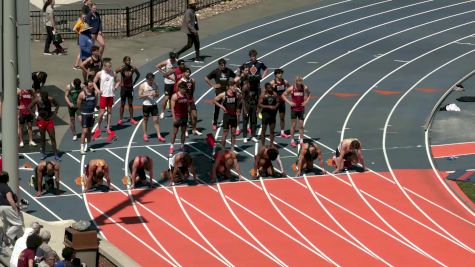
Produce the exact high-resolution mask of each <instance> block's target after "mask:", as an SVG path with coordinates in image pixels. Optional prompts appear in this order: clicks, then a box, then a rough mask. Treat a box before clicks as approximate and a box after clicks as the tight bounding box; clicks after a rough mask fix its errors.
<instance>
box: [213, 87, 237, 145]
mask: <svg viewBox="0 0 475 267" xmlns="http://www.w3.org/2000/svg"><path fill="white" fill-rule="evenodd" d="M240 102H241V96H240V94H239V93H238V92H237V91H236V86H235V83H234V81H231V82H230V83H229V85H228V87H227V90H226V91H225V92H222V93H221V94H219V95H218V96H216V97H215V98H214V99H213V104H215V105H216V106H217V107H219V108H221V109H223V111H224V114H223V136H222V137H221V147H222V149H224V148H225V147H226V138H227V136H228V132H229V129H231V151H232V152H234V146H235V145H236V126H237V117H238V112H237V111H238V106H239V103H240Z"/></svg>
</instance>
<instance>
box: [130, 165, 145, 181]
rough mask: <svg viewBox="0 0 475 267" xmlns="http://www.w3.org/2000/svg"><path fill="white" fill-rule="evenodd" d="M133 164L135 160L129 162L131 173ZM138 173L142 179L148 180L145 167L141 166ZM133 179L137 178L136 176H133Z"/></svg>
mask: <svg viewBox="0 0 475 267" xmlns="http://www.w3.org/2000/svg"><path fill="white" fill-rule="evenodd" d="M132 165H134V160H131V161H130V162H129V172H130V174H132ZM136 175H137V176H138V177H139V179H140V180H144V181H145V180H147V176H146V175H145V169H143V168H139V169H138V170H137V174H136ZM133 179H135V177H132V180H133Z"/></svg>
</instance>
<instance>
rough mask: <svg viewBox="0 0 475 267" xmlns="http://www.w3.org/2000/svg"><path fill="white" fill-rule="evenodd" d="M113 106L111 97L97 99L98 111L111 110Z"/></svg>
mask: <svg viewBox="0 0 475 267" xmlns="http://www.w3.org/2000/svg"><path fill="white" fill-rule="evenodd" d="M113 104H114V97H113V96H101V97H100V99H99V108H100V109H105V108H112V105H113Z"/></svg>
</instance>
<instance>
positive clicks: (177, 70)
mask: <svg viewBox="0 0 475 267" xmlns="http://www.w3.org/2000/svg"><path fill="white" fill-rule="evenodd" d="M182 77H183V71H182V70H181V69H180V67H176V68H175V79H176V80H175V85H174V86H173V92H174V93H176V92H178V82H179V81H180V80H181V78H182Z"/></svg>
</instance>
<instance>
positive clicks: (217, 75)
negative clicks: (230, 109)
mask: <svg viewBox="0 0 475 267" xmlns="http://www.w3.org/2000/svg"><path fill="white" fill-rule="evenodd" d="M218 65H219V67H218V68H217V69H215V70H213V71H212V72H210V73H209V74H208V75H207V76H205V78H204V79H205V81H206V83H207V84H208V85H209V86H211V87H213V88H214V90H215V91H214V92H215V94H216V96H217V95H219V94H221V93H223V92H224V91H226V87H227V86H228V84H229V82H230V81H232V80H233V79H234V78H235V77H236V74H235V73H234V72H233V71H232V70H231V69H230V68H228V67H226V60H225V59H224V58H220V59H219V60H218ZM212 80H214V83H213V82H212ZM219 109H220V108H219V106H215V107H214V115H213V125H212V127H213V130H214V131H216V129H218V118H219Z"/></svg>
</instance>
